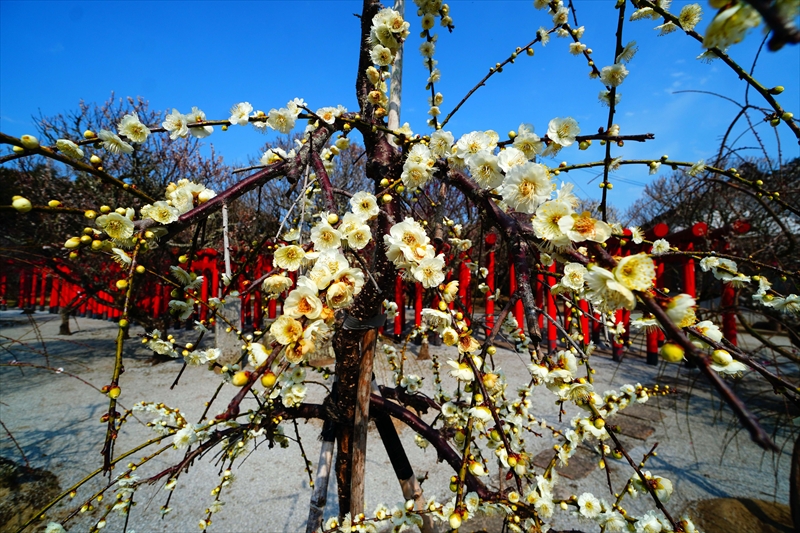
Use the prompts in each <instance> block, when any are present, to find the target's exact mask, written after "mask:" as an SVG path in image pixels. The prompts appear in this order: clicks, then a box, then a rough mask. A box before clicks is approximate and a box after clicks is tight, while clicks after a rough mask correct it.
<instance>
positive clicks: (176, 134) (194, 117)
mask: <svg viewBox="0 0 800 533" xmlns="http://www.w3.org/2000/svg"><path fill="white" fill-rule="evenodd" d="M205 121H206V114H205V113H204V112H203V111H202V110H201V109H199V108H197V107H192V111H191V112H190V113H186V114H183V113H181V112H180V111H178V110H177V109H173V110H172V113H170V114H169V115H167V119H166V120H165V121H164V122H162V123H161V126H162V127H163V128H164V129H165V130H167V132H169V138H170V139H172V140H175V139H178V138H181V139H184V138H186V136H187V135H189V134H191V135H192V137H196V138H198V139H204V138H205V137H208V136H209V135H211V134H212V133H214V127H213V126H203V125H202V123H203V122H205ZM189 124H201V125H200V126H196V127H192V128H190V127H189Z"/></svg>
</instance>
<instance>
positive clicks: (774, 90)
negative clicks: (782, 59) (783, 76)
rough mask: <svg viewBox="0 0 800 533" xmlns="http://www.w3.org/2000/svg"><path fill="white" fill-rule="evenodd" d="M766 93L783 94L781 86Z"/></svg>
mask: <svg viewBox="0 0 800 533" xmlns="http://www.w3.org/2000/svg"><path fill="white" fill-rule="evenodd" d="M767 92H768V93H769V94H781V93H782V92H783V85H776V86H775V87H773V88H772V89H770V90H769V91H767Z"/></svg>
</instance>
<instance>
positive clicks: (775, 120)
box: [769, 117, 781, 128]
mask: <svg viewBox="0 0 800 533" xmlns="http://www.w3.org/2000/svg"><path fill="white" fill-rule="evenodd" d="M780 124H781V119H779V118H777V117H776V118H773V119H772V120H770V121H769V125H770V126H772V127H773V128H774V127H777V126H780Z"/></svg>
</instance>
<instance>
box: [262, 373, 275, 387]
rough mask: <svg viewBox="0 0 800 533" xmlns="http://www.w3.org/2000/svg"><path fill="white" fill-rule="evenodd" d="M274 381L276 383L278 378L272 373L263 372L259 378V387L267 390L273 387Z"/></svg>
mask: <svg viewBox="0 0 800 533" xmlns="http://www.w3.org/2000/svg"><path fill="white" fill-rule="evenodd" d="M276 381H278V378H277V376H275V373H274V372H272V371H267V372H264V374H263V375H262V376H261V385H263V386H264V387H266V388H268V389H269V388H271V387H272V386H273V385H275V382H276Z"/></svg>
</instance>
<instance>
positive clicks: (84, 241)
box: [81, 235, 92, 244]
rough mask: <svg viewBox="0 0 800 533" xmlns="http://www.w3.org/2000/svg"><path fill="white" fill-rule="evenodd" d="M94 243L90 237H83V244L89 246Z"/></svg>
mask: <svg viewBox="0 0 800 533" xmlns="http://www.w3.org/2000/svg"><path fill="white" fill-rule="evenodd" d="M90 242H92V238H91V237H89V236H88V235H81V244H89V243H90Z"/></svg>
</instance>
